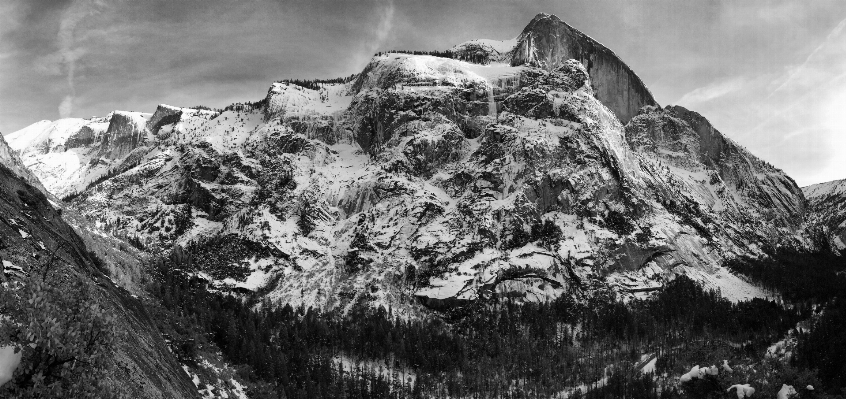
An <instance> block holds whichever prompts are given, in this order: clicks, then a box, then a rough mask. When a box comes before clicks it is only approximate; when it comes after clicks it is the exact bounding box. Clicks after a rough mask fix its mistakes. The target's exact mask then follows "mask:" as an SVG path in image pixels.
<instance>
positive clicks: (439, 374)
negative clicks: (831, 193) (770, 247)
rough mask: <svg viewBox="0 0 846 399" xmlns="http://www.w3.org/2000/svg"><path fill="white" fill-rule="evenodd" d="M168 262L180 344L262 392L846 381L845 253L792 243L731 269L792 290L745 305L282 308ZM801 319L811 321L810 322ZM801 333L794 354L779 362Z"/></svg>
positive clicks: (691, 298)
mask: <svg viewBox="0 0 846 399" xmlns="http://www.w3.org/2000/svg"><path fill="white" fill-rule="evenodd" d="M158 265H159V266H158V270H159V273H158V274H157V278H156V279H155V280H154V282H153V283H152V284H151V286H150V291H151V293H152V294H153V295H154V296H155V297H156V298H158V299H159V300H160V302H161V305H162V307H163V308H164V309H165V311H167V312H169V313H171V315H170V316H171V317H173V318H174V320H177V324H178V325H179V326H180V327H179V328H178V329H177V330H179V332H178V333H177V334H176V335H177V336H178V338H175V339H174V342H175V343H174V348H175V349H176V352H177V353H178V354H180V356H181V358H182V359H183V361H186V362H191V361H195V360H196V359H194V357H195V356H196V353H197V350H198V349H199V348H203V347H204V346H217V347H219V348H220V350H221V351H222V352H223V354H224V357H225V358H226V359H227V361H229V362H231V363H232V364H235V365H241V366H242V368H241V370H242V374H243V376H244V377H245V378H247V379H248V380H251V381H254V382H255V384H254V386H255V387H258V388H254V390H253V391H252V392H251V394H252V396H251V397H259V398H263V397H267V398H317V397H325V398H334V397H348V398H406V397H413V398H418V397H468V398H469V397H472V398H476V397H493V398H534V397H556V396H557V397H565V396H569V397H587V398H621V397H631V398H653V397H654V398H682V397H684V398H687V397H691V398H711V397H734V395H735V394H734V393H733V392H732V393H727V392H726V390H727V388H728V387H729V386H731V385H734V384H745V383H751V384H752V385H754V386H756V389H758V392H759V393H760V395H761V396H760V397H775V394H776V392H777V391H778V389H779V388H780V387H781V384H782V383H787V384H793V385H795V386H797V387H806V386H808V385H811V386H814V387H816V389H815V390H814V391H809V390H804V391H801V392H800V396H799V397H802V398H805V397H843V396H842V394H843V389H844V381H846V353H845V352H844V351H846V339H844V336H846V335H844V334H842V331H844V327H846V325H844V324H846V322H844V320H846V318H845V317H844V316H846V300H844V299H846V295H844V289H846V276H844V264H843V261H842V259H841V258H838V257H832V256H823V255H815V254H801V253H786V252H782V253H778V254H776V256H774V257H773V258H772V259H770V260H765V261H762V260H752V259H746V260H741V261H735V262H732V263H731V264H730V265H728V266H730V267H731V269H732V270H734V271H736V272H737V273H744V274H745V275H747V276H749V277H750V278H752V279H754V280H755V281H758V282H759V283H760V284H761V285H762V286H764V287H767V288H769V289H772V290H773V291H774V292H780V293H782V295H781V300H779V301H768V300H763V299H754V300H751V301H747V302H740V303H732V302H730V301H728V300H726V299H724V298H722V297H721V296H720V295H719V293H717V292H709V291H705V290H703V289H702V287H701V286H699V285H698V284H697V283H696V282H694V281H692V280H690V279H688V278H686V277H684V276H680V277H677V278H676V279H675V280H673V281H672V282H670V283H668V284H666V285H665V287H664V289H663V290H661V291H660V292H658V293H657V294H656V295H655V296H654V297H652V298H650V299H648V300H632V301H630V302H627V303H624V302H622V301H620V300H618V299H617V298H616V296H615V295H614V294H613V293H612V292H610V291H603V290H600V291H597V292H594V293H591V295H590V296H586V297H584V298H579V299H578V300H574V299H572V298H570V297H569V296H562V297H561V298H559V299H557V300H555V301H552V302H549V303H520V302H518V301H515V300H513V299H500V300H492V301H490V302H486V303H481V302H480V303H476V304H474V305H473V308H472V309H469V310H468V311H466V312H463V313H464V314H465V315H466V316H465V317H463V318H461V319H460V320H457V321H452V320H450V321H449V322H448V321H446V320H444V319H442V318H440V317H438V316H437V314H435V315H433V317H426V318H422V319H413V320H406V319H402V318H399V317H397V316H396V315H394V314H393V312H392V310H391V309H384V308H378V309H373V308H368V307H365V306H356V307H354V308H353V309H352V310H351V311H350V312H349V313H347V314H341V313H337V312H321V311H319V310H315V309H306V308H302V307H300V308H292V307H291V306H289V305H286V306H283V307H278V306H277V307H274V306H271V304H270V303H267V302H258V301H257V300H255V299H253V298H249V297H243V296H233V295H227V294H223V293H220V292H210V291H209V290H207V286H206V284H207V282H206V281H205V280H203V279H199V278H196V277H192V274H191V273H187V272H188V271H190V270H186V269H184V266H186V265H179V264H173V261H172V260H169V261H166V262H164V261H160V262H159V263H158ZM807 276H810V277H807ZM811 277H813V278H811ZM800 322H805V323H810V324H811V325H812V327H813V328H811V329H810V330H808V329H801V331H800V329H797V325H798V324H801V323H800ZM171 330H173V329H172V328H171ZM788 331H791V332H792V335H791V336H792V337H793V342H795V348H794V351H795V353H794V356H792V357H790V358H784V359H779V358H776V357H772V356H765V354H766V353H767V351H768V348H769V347H771V345H773V344H774V343H776V342H778V341H780V340H782V339H783V338H784V336H785V334H786V333H787V332H788ZM341 359H345V360H346V361H342V360H341ZM653 359H654V370H648V372H643V371H642V370H643V368H644V366H645V365H646V364H647V363H649V362H650V360H653ZM724 360H726V361H727V363H728V364H731V365H732V366H731V367H732V368H733V372H732V373H721V374H720V375H717V376H710V375H709V376H707V377H706V378H702V379H696V380H693V381H690V382H686V383H683V384H679V383H678V380H677V376H679V375H682V374H684V373H686V372H687V371H688V370H690V368H691V367H692V366H694V365H701V366H703V367H705V366H709V365H712V364H713V365H719V364H722V363H723V361H724ZM726 395H731V396H726ZM768 395H769V396H768ZM838 395H839V396H838Z"/></svg>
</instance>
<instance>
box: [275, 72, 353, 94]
mask: <svg viewBox="0 0 846 399" xmlns="http://www.w3.org/2000/svg"><path fill="white" fill-rule="evenodd" d="M355 76H356V75H355V74H352V75H350V76H346V77H340V78H333V79H284V80H280V81H278V82H279V83H288V84H292V85H296V86H300V87H304V88H306V89H309V90H320V89H321V88H322V87H323V85H327V84H344V83H349V82H351V81H352V80H353V79H355Z"/></svg>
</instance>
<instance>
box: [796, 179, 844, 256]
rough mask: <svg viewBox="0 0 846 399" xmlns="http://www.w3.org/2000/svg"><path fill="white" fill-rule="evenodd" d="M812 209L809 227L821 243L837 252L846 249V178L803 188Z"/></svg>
mask: <svg viewBox="0 0 846 399" xmlns="http://www.w3.org/2000/svg"><path fill="white" fill-rule="evenodd" d="M802 192H803V193H805V197H806V198H807V199H808V208H809V210H810V212H809V217H808V225H809V227H810V228H811V229H812V230H813V231H814V232H815V233H817V234H818V236H817V237H816V238H817V239H818V240H819V241H820V243H821V244H823V245H826V246H828V247H829V248H831V249H832V250H834V251H835V252H839V253H841V254H842V253H843V252H844V250H846V180H835V181H830V182H827V183H819V184H814V185H810V186H807V187H803V188H802Z"/></svg>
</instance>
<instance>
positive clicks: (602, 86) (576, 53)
mask: <svg viewBox="0 0 846 399" xmlns="http://www.w3.org/2000/svg"><path fill="white" fill-rule="evenodd" d="M570 59H575V60H578V61H579V62H581V63H582V65H584V67H585V69H586V70H587V72H588V74H589V75H590V77H591V82H592V84H593V89H594V93H595V95H596V98H597V99H598V100H599V101H601V102H602V103H603V104H604V105H605V106H606V107H608V108H609V109H611V111H612V112H614V115H616V116H617V118H618V119H619V120H620V122H622V123H626V122H628V121H629V120H631V119H632V118H633V117H634V116H635V115H636V114H637V112H638V110H640V109H641V108H642V107H643V106H646V105H650V106H657V105H658V103H657V102H656V101H655V99H654V98H653V97H652V93H650V92H649V89H647V88H646V85H644V84H643V81H641V80H640V78H639V77H638V76H637V75H635V73H634V72H633V71H632V70H631V69H630V68H629V67H628V66H627V65H626V64H625V63H624V62H623V61H622V60H620V58H619V57H617V55H616V54H614V52H613V51H611V50H609V49H608V48H606V47H605V46H603V45H601V44H599V43H598V42H597V41H596V40H593V39H591V38H590V37H589V36H587V35H585V34H584V33H582V32H579V31H578V30H576V29H575V28H573V27H571V26H570V25H567V24H566V23H565V22H564V21H562V20H560V19H558V17H556V16H555V15H550V14H538V15H537V16H536V17H535V18H534V19H532V21H531V22H529V24H528V25H527V26H526V28H524V29H523V32H522V33H521V34H520V36H519V37H518V38H517V46H516V47H515V48H514V50H513V53H512V57H511V65H514V66H517V65H524V64H530V65H532V64H534V65H539V66H542V67H545V68H547V69H553V68H555V67H557V66H559V65H561V64H563V63H564V62H566V61H567V60H570Z"/></svg>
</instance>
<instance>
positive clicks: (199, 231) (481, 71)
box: [11, 14, 811, 312]
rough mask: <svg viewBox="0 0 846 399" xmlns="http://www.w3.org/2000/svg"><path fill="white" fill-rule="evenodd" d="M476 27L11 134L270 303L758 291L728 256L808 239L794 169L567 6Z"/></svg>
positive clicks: (54, 182) (207, 272)
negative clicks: (571, 21)
mask: <svg viewBox="0 0 846 399" xmlns="http://www.w3.org/2000/svg"><path fill="white" fill-rule="evenodd" d="M556 32H558V33H560V34H557V33H556ZM551 37H557V38H558V39H556V40H551V39H548V38H551ZM471 42H472V43H474V44H473V46H470V45H468V44H467V43H470V42H465V43H464V44H460V45H457V46H456V47H454V49H458V48H462V49H465V50H466V51H470V53H465V54H464V55H462V54H459V55H458V56H457V57H453V58H445V57H437V56H431V55H413V54H400V53H388V54H380V55H377V56H375V57H374V58H373V59H372V60H371V62H370V63H369V64H368V65H367V66H366V67H365V68H364V70H363V71H362V72H361V73H360V74H358V75H357V76H356V77H355V79H353V80H352V81H350V82H349V83H332V84H317V85H316V86H315V87H316V89H314V88H308V87H303V86H300V85H297V84H295V83H291V82H285V81H283V82H275V83H273V84H271V86H270V88H269V89H268V91H267V94H266V96H265V98H264V99H263V100H261V101H259V102H256V103H249V104H236V105H233V106H231V107H227V109H225V110H221V111H208V110H201V109H191V108H180V107H172V106H166V105H160V106H159V107H157V109H156V110H155V112H154V113H153V114H143V113H124V112H114V113H112V114H110V116H109V117H107V119H108V120H105V119H96V120H95V119H92V120H91V121H87V122H80V124H79V125H76V124H73V123H70V122H62V123H58V122H53V123H51V124H50V125H49V126H51V127H50V128H46V127H45V128H43V129H41V130H38V129H34V130H38V131H40V132H42V133H43V132H45V131H48V130H49V129H54V132H55V133H54V136H53V137H55V138H56V143H52V142H50V143H49V144H50V145H47V146H46V147H45V145H44V143H45V142H48V141H50V134H48V135H47V138H45V139H44V140H42V141H41V142H38V143H36V142H34V141H26V140H24V139H23V137H24V136H26V137H29V136H31V135H32V134H31V133H26V134H24V133H18V134H13V139H12V140H11V141H12V143H13V145H14V146H15V149H16V150H17V151H19V152H21V155H22V156H23V158H24V162H27V163H28V164H29V165H31V166H34V167H35V171H36V173H37V174H39V175H40V177H41V178H42V180H45V181H48V182H49V183H48V184H47V185H48V187H50V189H51V191H55V192H56V194H57V195H61V196H62V197H66V198H68V200H69V201H70V206H72V207H73V208H75V209H78V210H79V211H80V212H82V213H84V214H86V215H88V216H89V217H90V218H92V219H93V220H95V221H96V223H97V224H98V226H101V227H103V228H105V229H107V230H108V231H110V232H112V233H113V234H118V235H121V236H126V235H132V236H133V237H135V238H134V239H137V240H138V241H139V242H140V243H142V245H143V246H144V247H146V248H147V250H149V251H162V250H170V249H174V250H178V251H179V252H180V253H183V254H184V257H185V258H186V259H187V258H191V257H194V258H196V259H195V260H194V261H192V265H194V266H193V267H194V268H195V269H194V270H192V272H193V273H196V274H197V275H198V276H202V277H203V278H206V279H208V280H209V281H210V283H212V284H213V285H214V286H217V287H222V288H227V289H247V290H253V291H261V292H264V293H266V294H265V295H266V296H267V297H268V298H269V299H271V300H273V301H276V302H278V303H292V304H300V303H302V304H307V305H314V306H319V307H330V308H331V307H340V308H345V307H348V306H350V305H351V304H352V303H356V302H360V301H364V302H368V303H372V304H382V305H392V306H394V307H395V308H403V309H406V310H410V311H414V312H420V311H425V309H421V308H420V306H419V305H420V304H422V305H424V306H426V307H430V308H439V309H444V308H447V309H448V308H450V307H454V306H459V307H460V306H463V304H466V303H469V302H472V301H475V300H479V299H483V298H486V297H490V296H509V295H513V296H517V297H522V298H525V299H526V300H543V299H544V298H554V297H557V296H560V295H564V294H577V293H578V291H579V290H582V289H585V287H587V286H590V284H600V285H608V286H612V287H615V289H616V290H617V291H618V292H619V293H620V294H621V295H625V296H637V295H641V294H639V293H642V292H646V291H649V290H654V289H655V288H656V287H660V286H661V284H663V283H664V282H666V281H668V279H671V278H672V277H673V276H674V275H676V274H686V275H688V276H690V277H692V278H694V279H697V280H699V281H700V282H702V283H704V284H705V285H706V286H707V287H710V288H719V289H721V290H723V291H724V295H726V296H728V297H730V298H732V299H733V300H740V299H743V298H749V297H755V296H766V294H765V293H763V292H762V291H761V290H760V289H757V288H756V287H754V286H753V285H752V284H750V283H749V282H748V281H745V280H744V279H742V278H739V277H738V276H736V275H733V274H731V273H729V272H728V270H727V269H725V268H724V267H722V262H723V261H724V260H726V259H731V258H733V257H738V256H759V255H763V254H764V253H765V252H766V250H767V248H770V247H776V246H784V245H786V246H790V247H797V248H800V247H806V246H808V245H811V244H809V242H808V239H807V237H805V236H804V235H803V232H802V231H801V220H802V218H803V217H804V212H805V205H804V197H803V195H802V193H801V191H800V190H799V189H798V187H796V185H795V182H793V181H792V179H790V178H789V177H787V176H786V175H785V174H784V173H783V172H781V171H780V170H778V169H775V168H773V167H771V166H768V165H767V164H765V163H764V162H762V161H760V160H758V159H757V158H755V157H754V156H753V155H752V154H750V153H748V152H747V151H745V150H743V149H742V148H741V147H739V146H737V145H736V144H735V143H733V142H732V141H731V140H728V139H726V138H725V136H723V135H722V134H721V133H719V131H717V130H716V129H714V128H713V126H711V125H710V123H708V122H707V120H705V119H704V118H702V117H701V115H698V114H695V113H693V112H690V111H687V110H686V109H684V108H681V107H666V108H660V107H659V106H658V105H657V103H656V102H655V101H654V99H653V98H652V96H651V93H649V91H648V89H646V87H645V85H643V83H642V81H640V79H639V78H637V77H636V75H633V72H631V70H630V69H629V68H628V67H627V66H626V65H625V64H624V63H623V62H622V61H621V60H619V58H617V57H616V55H614V54H613V52H611V51H610V50H607V49H606V48H605V47H604V46H602V45H601V44H599V43H597V42H595V41H593V40H592V39H590V38H589V37H587V36H586V35H584V34H582V33H581V32H578V31H576V30H575V29H573V28H571V27H570V26H569V25H566V24H565V23H563V22H562V21H560V20H559V19H558V18H557V17H552V16H549V15H543V14H542V15H539V16H538V17H536V18H535V19H533V20H532V22H530V23H529V25H527V27H526V28H525V29H524V30H523V32H522V33H521V35H520V36H518V37H517V38H516V39H515V40H514V43H515V45H514V46H515V47H513V49H512V50H511V51H509V52H502V51H501V50H505V47H507V46H508V45H510V42H504V43H498V44H497V46H498V48H495V47H494V46H493V45H492V44H491V42H488V41H475V42H473V41H471ZM495 44H496V43H495ZM476 51H481V53H478V52H476ZM490 51H495V52H497V54H493V53H490ZM485 52H487V53H485ZM518 53H520V54H525V56H523V55H520V54H518ZM467 54H475V55H472V56H468V55H467ZM480 54H481V55H480ZM485 54H487V56H485ZM462 57H464V58H466V59H471V60H474V61H478V62H468V61H467V60H462ZM509 57H511V58H510V59H509ZM568 57H569V58H568ZM455 58H458V59H455ZM571 58H576V59H571ZM585 64H586V65H585ZM615 76H616V77H615ZM631 76H634V78H632V77H631ZM617 77H619V79H618V78H617ZM635 78H636V79H635ZM635 107H636V109H635ZM633 110H634V111H633ZM115 118H118V120H117V121H116V122H114V123H113V120H114V119H115ZM621 120H625V123H623V122H622V121H621ZM107 122H108V123H107ZM44 126H47V125H44ZM61 126H65V127H67V129H68V130H62V131H59V130H60V129H58V127H61ZM24 132H27V131H26V130H24ZM39 137H40V136H39ZM61 138H64V139H65V141H64V142H62V143H59V142H60V141H61V140H60V139H61ZM45 140H46V141H45ZM68 142H70V144H68ZM44 148H47V149H48V150H47V152H46V153H45V152H44ZM68 154H71V155H68ZM62 157H64V158H68V159H70V160H68V161H64V163H60V162H57V161H51V159H52V160H56V159H63V158H62ZM50 162H53V164H52V165H53V166H52V167H46V168H45V167H44V166H43V165H51V163H50ZM221 240H223V241H221ZM221 242H225V243H226V244H225V245H220V244H221ZM203 251H207V252H208V254H203ZM215 261H217V262H224V263H225V265H224V264H216V263H215ZM415 301H416V302H415Z"/></svg>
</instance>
